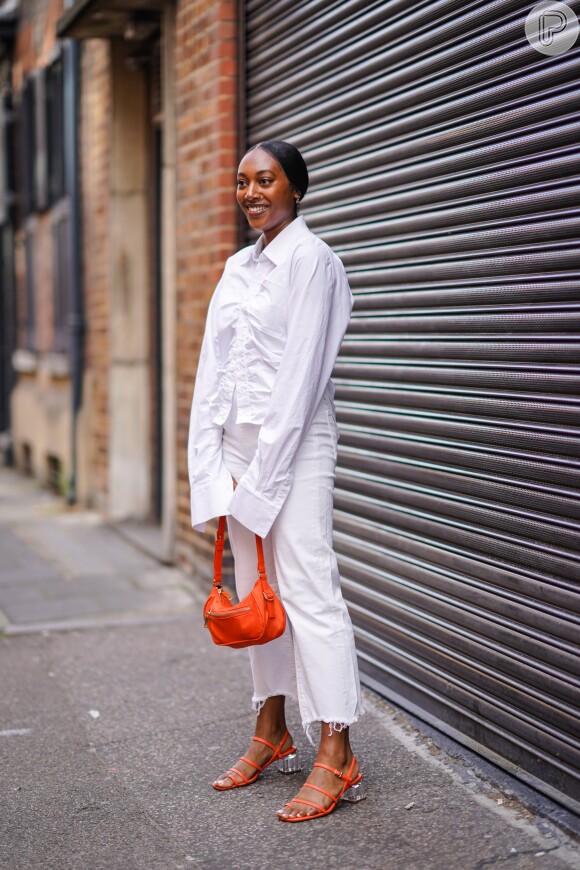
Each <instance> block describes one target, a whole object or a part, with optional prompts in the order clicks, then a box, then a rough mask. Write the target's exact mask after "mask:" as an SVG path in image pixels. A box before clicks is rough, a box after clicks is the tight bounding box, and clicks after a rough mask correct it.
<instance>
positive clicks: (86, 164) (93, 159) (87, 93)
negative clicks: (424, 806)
mask: <svg viewBox="0 0 580 870" xmlns="http://www.w3.org/2000/svg"><path fill="white" fill-rule="evenodd" d="M110 55H111V45H110V42H109V41H108V40H105V39H91V40H87V41H86V42H83V45H82V60H81V88H82V97H81V129H80V173H81V189H82V214H83V218H82V220H83V226H82V232H83V282H84V297H85V319H86V324H87V330H86V343H85V363H86V369H87V373H88V376H87V378H86V381H85V395H84V404H85V405H86V406H87V408H88V409H90V414H89V419H88V420H87V427H86V430H85V431H88V440H89V443H88V445H87V464H88V476H89V486H88V490H89V492H88V494H89V496H90V498H91V500H92V501H93V502H94V503H95V504H96V505H97V506H99V507H103V506H104V505H105V504H106V497H107V489H108V465H109V391H108V384H109V367H110V350H109V317H110V310H109V283H110V278H109V199H110V160H111V67H110V64H111V57H110Z"/></svg>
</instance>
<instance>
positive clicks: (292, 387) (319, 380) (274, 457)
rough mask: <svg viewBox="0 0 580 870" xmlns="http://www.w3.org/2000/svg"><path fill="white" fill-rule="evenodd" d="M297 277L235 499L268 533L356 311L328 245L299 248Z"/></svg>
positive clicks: (237, 509) (249, 522) (247, 521)
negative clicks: (273, 371)
mask: <svg viewBox="0 0 580 870" xmlns="http://www.w3.org/2000/svg"><path fill="white" fill-rule="evenodd" d="M336 260H338V258H336ZM290 279H291V284H290V286H291V289H290V293H289V299H288V308H289V313H288V327H287V340H286V345H285V349H284V352H283V355H282V358H281V360H280V366H279V369H278V372H277V374H276V379H275V382H274V387H273V390H272V396H271V401H270V406H269V410H268V413H267V415H266V418H265V420H264V422H263V424H262V427H261V430H260V436H259V439H258V446H257V450H256V454H255V456H254V459H253V460H252V462H251V464H250V466H249V467H248V469H247V471H246V473H245V474H244V475H243V476H242V478H241V479H240V480H239V482H238V486H237V488H236V489H235V492H234V494H233V497H232V499H231V501H230V504H229V513H230V514H232V515H233V516H234V517H235V518H236V519H237V520H239V522H241V523H242V524H243V525H244V526H246V527H247V528H249V529H251V530H252V531H253V532H255V533H256V534H258V535H260V536H262V537H264V536H265V535H267V534H268V532H269V530H270V528H271V526H272V524H273V522H274V520H275V519H276V517H277V515H278V513H279V511H280V509H281V507H282V505H283V503H284V501H285V499H286V496H287V495H288V492H289V490H290V487H291V485H292V480H293V461H294V457H295V455H296V452H297V450H298V448H299V446H300V444H301V443H302V441H303V439H304V437H305V435H306V433H307V431H308V429H309V427H310V424H311V422H312V419H313V417H314V414H315V412H316V409H317V407H318V404H319V402H320V401H321V399H322V395H323V393H324V391H325V389H326V387H327V384H328V382H329V380H330V376H331V374H332V369H333V367H334V364H335V362H336V357H337V355H338V351H339V349H340V345H341V343H342V339H343V337H344V333H345V332H346V328H347V325H348V321H349V318H350V312H351V309H352V293H351V291H350V287H349V285H348V281H347V279H346V275H345V273H344V269H343V267H342V264H341V263H340V261H337V262H334V261H333V255H332V254H331V252H330V251H329V250H328V249H326V248H325V247H322V246H320V247H318V248H317V249H316V250H315V251H312V249H310V250H309V251H308V253H307V254H305V253H304V252H299V253H298V254H297V256H296V258H295V261H294V263H293V264H292V269H291V275H290Z"/></svg>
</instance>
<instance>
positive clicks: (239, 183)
mask: <svg viewBox="0 0 580 870" xmlns="http://www.w3.org/2000/svg"><path fill="white" fill-rule="evenodd" d="M245 183H246V182H245V181H242V180H241V179H240V180H239V181H237V182H236V184H237V185H238V187H243V186H244V184H245Z"/></svg>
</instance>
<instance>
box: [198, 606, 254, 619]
mask: <svg viewBox="0 0 580 870" xmlns="http://www.w3.org/2000/svg"><path fill="white" fill-rule="evenodd" d="M251 609H252V608H251V607H236V608H232V610H233V612H232V613H219V612H218V613H214V611H213V610H208V612H207V614H206V619H205V621H206V622H207V620H208V619H209V618H210V616H213V617H214V618H217V619H228V618H229V617H231V616H237V615H238V613H248V611H250V610H251Z"/></svg>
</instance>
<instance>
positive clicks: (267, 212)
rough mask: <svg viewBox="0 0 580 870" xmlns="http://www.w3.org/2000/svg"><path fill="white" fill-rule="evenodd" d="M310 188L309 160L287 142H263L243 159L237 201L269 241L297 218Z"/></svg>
mask: <svg viewBox="0 0 580 870" xmlns="http://www.w3.org/2000/svg"><path fill="white" fill-rule="evenodd" d="M297 155H298V157H299V159H297ZM307 190H308V170H307V168H306V164H305V163H304V160H303V159H302V156H301V155H300V153H299V152H298V151H297V150H296V149H295V148H294V147H293V146H292V145H290V144H289V143H288V142H279V141H277V140H273V141H270V142H261V143H260V144H259V145H255V146H254V147H253V148H251V149H250V150H249V151H248V152H247V153H246V155H245V156H244V158H243V160H242V162H241V163H240V167H239V169H238V203H239V205H240V207H241V209H242V210H243V212H244V213H245V215H246V217H247V218H248V222H249V224H250V226H251V227H252V229H254V230H261V231H262V232H263V233H264V239H265V243H266V244H268V243H269V242H271V241H272V239H273V238H275V237H276V236H277V235H278V233H279V232H281V231H282V230H283V229H284V227H286V226H288V224H289V223H290V222H291V221H292V220H294V218H295V217H296V213H297V207H298V203H299V202H300V200H301V199H302V197H303V196H304V194H305V193H306V191H307Z"/></svg>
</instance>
